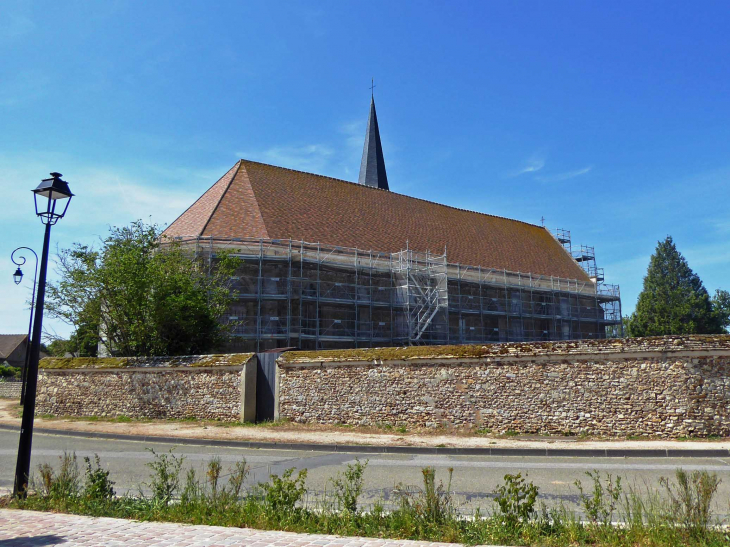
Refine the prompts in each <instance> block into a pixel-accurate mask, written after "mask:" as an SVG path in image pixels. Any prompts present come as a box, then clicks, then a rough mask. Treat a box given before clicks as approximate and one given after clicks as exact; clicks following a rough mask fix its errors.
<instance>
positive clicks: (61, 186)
mask: <svg viewBox="0 0 730 547" xmlns="http://www.w3.org/2000/svg"><path fill="white" fill-rule="evenodd" d="M33 194H34V196H33V197H34V199H35V214H36V215H38V216H39V217H41V221H42V222H43V224H55V223H56V222H58V220H59V219H61V218H63V216H64V215H65V214H66V210H67V209H68V205H69V203H71V198H72V197H73V193H72V192H71V189H70V188H69V187H68V183H67V182H66V181H65V180H63V179H61V173H55V172H54V173H51V178H49V179H43V180H42V181H41V183H40V184H39V185H38V187H37V188H36V189H35V190H33ZM63 200H68V201H67V202H66V203H65V205H64V206H63V210H60V209H61V206H59V205H58V202H60V201H63ZM57 207H58V209H59V210H56V208H57Z"/></svg>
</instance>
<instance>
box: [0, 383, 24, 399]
mask: <svg viewBox="0 0 730 547" xmlns="http://www.w3.org/2000/svg"><path fill="white" fill-rule="evenodd" d="M21 386H22V383H21V382H0V399H20V389H21Z"/></svg>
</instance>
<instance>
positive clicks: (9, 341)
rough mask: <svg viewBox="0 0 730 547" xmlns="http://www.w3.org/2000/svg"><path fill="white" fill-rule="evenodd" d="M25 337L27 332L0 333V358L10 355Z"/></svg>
mask: <svg viewBox="0 0 730 547" xmlns="http://www.w3.org/2000/svg"><path fill="white" fill-rule="evenodd" d="M27 337H28V335H27V334H0V360H3V359H7V358H8V357H10V355H11V354H12V353H13V352H14V351H15V350H16V349H17V348H18V346H19V345H20V344H22V343H23V342H24V341H25V339H26V338H27Z"/></svg>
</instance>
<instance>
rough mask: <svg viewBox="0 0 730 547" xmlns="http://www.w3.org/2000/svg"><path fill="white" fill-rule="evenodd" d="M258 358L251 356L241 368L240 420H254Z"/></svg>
mask: <svg viewBox="0 0 730 547" xmlns="http://www.w3.org/2000/svg"><path fill="white" fill-rule="evenodd" d="M257 368H258V359H257V358H256V356H255V355H254V356H252V357H251V358H250V359H249V360H248V361H246V363H245V364H244V365H243V369H241V421H242V422H255V421H256V370H257Z"/></svg>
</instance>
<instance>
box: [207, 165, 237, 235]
mask: <svg viewBox="0 0 730 547" xmlns="http://www.w3.org/2000/svg"><path fill="white" fill-rule="evenodd" d="M236 164H237V165H238V167H236V165H234V166H233V167H231V169H229V170H228V171H226V175H227V174H228V173H230V172H231V170H233V169H235V170H236V172H235V173H233V175H232V176H231V180H229V181H228V184H227V185H226V187H225V188H224V189H223V191H222V192H221V196H220V197H219V198H218V201H217V202H216V204H215V207H213V210H212V211H211V212H210V215H209V216H208V219H207V220H206V221H205V224H203V227H202V228H201V229H200V235H203V234H204V233H205V229H206V228H207V227H208V224H210V221H211V219H212V218H213V215H215V214H216V212H218V207H220V204H221V201H223V198H224V197H225V196H226V194H227V193H228V190H230V188H231V184H233V181H234V180H236V177H237V176H238V173H239V172H240V171H241V165H243V160H238V161H237V162H236ZM226 175H223V177H225V176H226ZM223 177H221V179H222V178H223ZM221 179H218V181H216V184H218V182H220V180H221ZM213 186H215V185H213ZM211 188H212V186H211ZM203 195H205V194H203ZM201 197H202V196H201Z"/></svg>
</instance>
